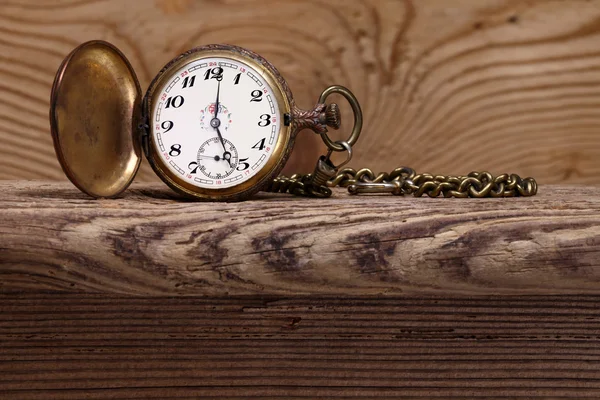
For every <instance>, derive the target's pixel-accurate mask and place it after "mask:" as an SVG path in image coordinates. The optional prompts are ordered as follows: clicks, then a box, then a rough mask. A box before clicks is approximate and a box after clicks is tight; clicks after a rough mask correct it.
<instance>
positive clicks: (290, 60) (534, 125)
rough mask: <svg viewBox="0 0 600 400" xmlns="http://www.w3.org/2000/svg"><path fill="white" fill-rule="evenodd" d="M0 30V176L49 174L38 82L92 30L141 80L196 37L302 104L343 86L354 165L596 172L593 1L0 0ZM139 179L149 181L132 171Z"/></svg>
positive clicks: (308, 140) (305, 168)
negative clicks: (265, 63) (358, 121)
mask: <svg viewBox="0 0 600 400" xmlns="http://www.w3.org/2000/svg"><path fill="white" fill-rule="evenodd" d="M0 26H1V28H0V54H1V56H0V92H1V93H2V96H1V100H0V118H2V122H3V123H2V124H0V141H1V142H2V146H0V179H32V178H35V179H65V178H64V176H63V174H62V172H61V171H60V168H59V166H58V163H57V162H56V160H55V157H54V152H53V147H52V144H51V139H50V135H49V126H48V118H47V115H48V103H49V92H50V87H51V84H52V80H53V76H54V73H55V71H56V69H57V68H58V66H59V64H60V62H61V60H62V59H63V58H64V57H65V56H66V55H67V54H68V53H69V51H70V50H71V49H72V48H74V47H75V46H76V45H78V44H80V43H81V42H83V41H85V40H90V39H105V40H108V41H111V42H113V43H114V44H116V45H117V46H118V47H119V48H121V49H122V50H123V51H124V53H125V54H126V55H127V56H128V57H129V59H130V60H131V62H132V64H133V66H134V67H135V70H136V71H137V73H138V76H139V79H140V81H141V83H142V86H143V87H146V86H147V85H148V83H149V82H150V80H151V78H152V77H153V76H154V75H155V74H156V73H157V72H158V71H159V69H160V68H161V67H162V66H163V65H164V64H165V63H166V62H167V61H169V60H170V59H171V58H172V57H174V56H175V55H177V54H178V53H180V52H182V51H184V50H187V49H189V48H191V47H193V46H196V45H201V44H208V43H231V44H237V45H241V46H244V47H247V48H250V49H252V50H255V51H257V52H259V53H260V54H262V55H264V56H265V57H266V58H267V59H269V60H271V61H272V62H273V63H274V64H275V65H276V66H277V67H278V68H279V69H280V70H281V72H282V73H283V74H284V76H285V77H286V78H287V80H288V81H289V84H290V86H291V88H292V91H293V92H294V94H295V97H296V99H297V101H298V103H299V105H300V106H302V107H305V108H308V107H310V106H312V105H313V104H314V102H315V101H316V99H317V97H318V95H319V93H320V92H321V90H322V89H323V88H324V87H325V86H328V85H330V84H334V83H338V84H343V85H345V86H348V87H349V88H351V89H352V90H353V91H354V92H355V93H356V95H357V96H358V97H359V99H360V101H361V103H362V106H363V109H364V113H365V132H364V136H363V138H362V139H361V141H360V142H359V143H358V146H357V148H356V152H355V154H356V155H355V159H354V161H353V163H352V165H353V166H356V167H363V166H367V167H372V168H373V169H376V170H390V169H392V168H394V167H396V166H398V165H408V166H411V167H413V168H415V169H417V170H419V171H421V172H424V171H429V172H432V173H442V174H462V173H467V172H469V171H471V170H475V169H486V170H491V171H492V172H494V173H503V172H515V173H519V174H521V175H525V176H527V175H531V176H535V177H537V178H538V179H539V181H540V182H541V183H559V182H570V183H598V182H600V135H598V131H599V130H600V113H599V112H598V110H599V109H600V53H599V52H598V46H597V43H598V41H599V40H600V1H599V0H572V1H547V0H531V1H527V2H524V1H522V0H488V1H475V0H453V1H441V0H419V1H411V0H404V1H394V0H372V1H358V0H354V1H349V0H313V1H303V0H293V1H292V0H290V1H285V2H283V1H274V0H270V1H264V0H252V1H236V0H228V1H216V0H210V1H209V0H203V1H193V0H176V1H174V0H171V1H169V0H156V1H150V0H145V1H130V2H127V5H126V6H125V5H124V3H123V2H122V1H120V0H71V1H69V0H60V1H56V0H54V1H53V0H4V1H2V2H1V4H0ZM345 112H348V108H347V107H346V108H345ZM346 115H347V114H346ZM348 129H349V128H348V127H346V132H347V130H348ZM339 135H340V136H339V137H340V138H341V137H342V135H343V134H342V133H340V134H339ZM298 149H299V151H297V152H296V153H295V155H294V156H293V158H292V159H291V160H290V163H289V165H288V168H287V171H288V172H291V171H297V172H309V171H311V170H312V168H313V166H314V162H315V160H316V158H317V157H318V155H320V154H321V152H322V151H323V146H322V144H321V143H320V140H319V139H318V137H317V136H315V135H313V134H311V133H308V132H306V133H303V134H302V135H300V140H299V143H298ZM139 179H140V180H152V179H156V177H154V175H153V173H152V172H151V171H150V169H149V168H148V166H147V165H144V167H143V169H142V172H141V174H140V177H139Z"/></svg>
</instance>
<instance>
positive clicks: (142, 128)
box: [138, 98, 150, 157]
mask: <svg viewBox="0 0 600 400" xmlns="http://www.w3.org/2000/svg"><path fill="white" fill-rule="evenodd" d="M146 101H147V100H146V98H144V101H143V106H142V110H141V121H140V124H139V126H138V131H139V135H140V142H141V145H142V150H143V151H144V154H145V155H146V157H149V154H150V149H149V145H150V143H149V142H148V138H149V136H150V120H149V118H148V116H147V115H146V113H145V110H146Z"/></svg>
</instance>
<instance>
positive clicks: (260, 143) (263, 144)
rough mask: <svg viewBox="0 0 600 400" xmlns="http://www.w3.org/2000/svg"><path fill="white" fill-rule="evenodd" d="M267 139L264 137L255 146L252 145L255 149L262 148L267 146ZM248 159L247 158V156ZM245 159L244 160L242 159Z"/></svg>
mask: <svg viewBox="0 0 600 400" xmlns="http://www.w3.org/2000/svg"><path fill="white" fill-rule="evenodd" d="M265 139H266V138H262V139H260V140H259V141H258V142H257V143H256V144H255V145H254V146H252V148H253V149H258V150H262V149H264V148H265ZM246 160H247V158H246ZM240 161H243V160H240Z"/></svg>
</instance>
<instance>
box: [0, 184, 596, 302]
mask: <svg viewBox="0 0 600 400" xmlns="http://www.w3.org/2000/svg"><path fill="white" fill-rule="evenodd" d="M0 193H2V197H1V198H0V275H1V276H2V279H1V280H0V293H13V292H18V293H35V292H46V293H47V292H79V293H81V292H87V293H99V292H101V293H112V294H116V293H120V294H134V295H147V296H161V295H169V296H180V295H186V296H189V295H195V296H198V295H212V296H215V295H249V294H261V295H267V294H271V295H275V294H276V295H297V294H338V295H380V296H392V295H398V294H400V293H419V294H423V293H429V294H438V295H441V294H450V293H463V294H469V295H472V294H492V293H496V294H558V293H563V294H581V293H588V294H592V293H594V294H598V293H600V188H598V187H596V188H582V187H576V186H573V187H568V186H567V187H559V186H542V187H541V188H540V193H539V194H538V195H537V196H535V197H532V198H514V199H471V200H466V199H444V198H441V199H431V198H412V197H407V198H402V197H393V196H391V195H389V196H365V197H352V196H350V195H348V194H347V193H344V192H343V191H342V190H339V191H336V193H335V197H334V198H331V199H323V200H317V199H306V198H295V197H292V196H290V195H276V194H260V195H258V196H257V197H256V198H255V201H247V202H243V203H230V204H223V203H198V202H189V201H182V200H181V199H177V198H176V197H175V196H176V195H175V194H174V193H173V192H172V191H170V190H169V189H167V188H166V187H164V186H162V185H158V184H145V185H139V184H138V185H136V186H134V189H130V190H128V191H127V192H126V194H125V196H124V197H123V198H121V199H115V200H93V199H91V198H89V197H87V196H86V195H84V194H82V193H80V192H79V191H78V190H77V189H75V188H74V187H73V186H71V185H70V184H62V183H43V182H16V183H0Z"/></svg>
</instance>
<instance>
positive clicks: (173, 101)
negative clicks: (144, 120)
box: [165, 96, 185, 108]
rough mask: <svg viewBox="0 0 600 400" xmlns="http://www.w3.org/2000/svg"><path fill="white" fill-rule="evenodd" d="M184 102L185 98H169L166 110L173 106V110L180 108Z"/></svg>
mask: <svg viewBox="0 0 600 400" xmlns="http://www.w3.org/2000/svg"><path fill="white" fill-rule="evenodd" d="M184 102H185V99H184V98H183V96H175V97H169V98H168V99H167V106H166V107H165V108H169V107H171V106H173V108H179V107H181V106H182V105H183V103H184Z"/></svg>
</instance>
